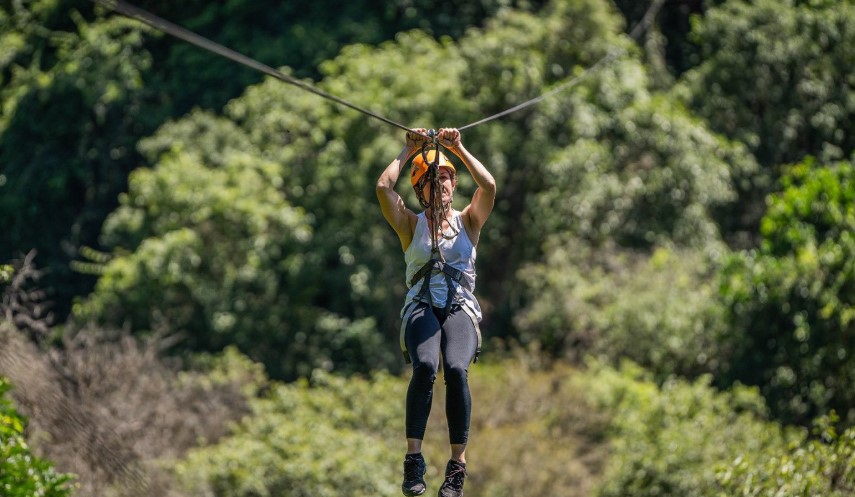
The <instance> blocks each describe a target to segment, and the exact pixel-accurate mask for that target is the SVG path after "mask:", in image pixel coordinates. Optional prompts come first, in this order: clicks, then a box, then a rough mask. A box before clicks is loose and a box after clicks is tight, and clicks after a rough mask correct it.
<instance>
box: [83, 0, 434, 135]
mask: <svg viewBox="0 0 855 497" xmlns="http://www.w3.org/2000/svg"><path fill="white" fill-rule="evenodd" d="M92 2H93V3H96V4H98V5H101V6H103V7H106V8H108V9H110V10H113V11H116V12H118V13H120V14H122V15H124V16H126V17H129V18H131V19H136V20H138V21H141V22H143V23H144V24H148V25H149V26H151V27H153V28H155V29H157V30H158V31H162V32H164V33H166V34H169V35H172V36H174V37H176V38H179V39H182V40H184V41H186V42H188V43H192V44H193V45H196V46H197V47H200V48H203V49H205V50H208V51H209V52H212V53H215V54H217V55H220V56H222V57H225V58H227V59H230V60H233V61H234V62H237V63H238V64H242V65H244V66H247V67H249V68H251V69H255V70H256V71H259V72H262V73H264V74H267V75H268V76H272V77H274V78H276V79H278V80H279V81H282V82H284V83H288V84H290V85H294V86H296V87H298V88H301V89H303V90H306V91H308V92H310V93H314V94H315V95H317V96H319V97H323V98H326V99H328V100H332V101H333V102H335V103H338V104H341V105H344V106H345V107H349V108H351V109H353V110H355V111H358V112H361V113H363V114H366V115H368V116H371V117H373V118H375V119H379V120H381V121H383V122H384V123H386V124H390V125H392V126H395V127H397V128H401V129H403V130H404V131H409V132H413V133H415V131H413V130H411V129H410V128H408V127H406V126H404V125H403V124H400V123H397V122H395V121H393V120H391V119H389V118H387V117H384V116H381V115H380V114H377V113H376V112H373V111H371V110H368V109H366V108H364V107H360V106H358V105H356V104H353V103H350V102H348V101H347V100H345V99H343V98H341V97H337V96H335V95H333V94H331V93H327V92H325V91H323V90H321V89H320V88H316V87H314V86H312V85H310V84H308V83H305V82H303V81H300V80H299V79H297V78H294V77H292V76H289V75H287V74H285V73H283V72H282V71H277V70H276V69H273V68H272V67H270V66H268V65H266V64H262V63H261V62H258V61H257V60H255V59H252V58H250V57H247V56H246V55H243V54H241V53H239V52H236V51H234V50H232V49H230V48H227V47H224V46H223V45H220V44H219V43H215V42H213V41H211V40H209V39H207V38H205V37H204V36H201V35H198V34H196V33H194V32H192V31H190V30H188V29H185V28H182V27H181V26H178V25H177V24H173V23H171V22H169V21H167V20H166V19H162V18H160V17H157V16H156V15H154V14H151V13H149V12H147V11H145V10H143V9H140V8H139V7H134V6H133V5H131V4H129V3H127V2H124V1H122V0H92ZM416 134H419V135H421V133H416ZM422 136H424V135H422Z"/></svg>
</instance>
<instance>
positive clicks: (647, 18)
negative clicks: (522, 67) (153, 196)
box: [91, 0, 665, 162]
mask: <svg viewBox="0 0 855 497" xmlns="http://www.w3.org/2000/svg"><path fill="white" fill-rule="evenodd" d="M91 1H92V2H93V3H96V4H98V5H101V6H103V7H105V8H107V9H109V10H112V11H115V12H118V13H120V14H122V15H124V16H127V17H129V18H132V19H136V20H138V21H141V22H143V23H145V24H148V25H149V26H151V27H153V28H155V29H157V30H159V31H162V32H164V33H166V34H169V35H172V36H174V37H176V38H179V39H181V40H184V41H186V42H188V43H192V44H193V45H196V46H197V47H200V48H203V49H205V50H208V51H209V52H212V53H215V54H217V55H220V56H222V57H225V58H227V59H230V60H232V61H234V62H237V63H238V64H242V65H244V66H246V67H249V68H251V69H255V70H256V71H259V72H261V73H264V74H267V75H268V76H272V77H274V78H276V79H278V80H280V81H282V82H284V83H288V84H290V85H294V86H296V87H298V88H301V89H303V90H306V91H308V92H310V93H313V94H315V95H317V96H319V97H322V98H325V99H327V100H331V101H333V102H335V103H337V104H340V105H343V106H345V107H348V108H350V109H353V110H355V111H357V112H361V113H363V114H365V115H367V116H370V117H373V118H375V119H379V120H380V121H383V122H384V123H386V124H389V125H391V126H394V127H396V128H400V129H402V130H404V131H408V132H410V133H414V134H417V135H421V136H424V137H425V138H429V139H431V140H434V139H435V137H430V136H427V135H424V134H422V133H419V132H417V131H414V130H412V129H410V128H408V127H407V126H404V125H403V124H400V123H398V122H395V121H393V120H391V119H389V118H387V117H384V116H382V115H380V114H378V113H376V112H373V111H371V110H368V109H366V108H364V107H360V106H358V105H356V104H354V103H351V102H349V101H347V100H345V99H343V98H341V97H338V96H336V95H333V94H331V93H327V92H325V91H323V90H321V89H319V88H316V87H314V86H312V85H310V84H308V83H305V82H303V81H300V80H299V79H297V78H294V77H292V76H289V75H287V74H285V73H283V72H281V71H277V70H276V69H273V68H272V67H270V66H268V65H266V64H262V63H261V62H258V61H257V60H255V59H252V58H250V57H247V56H246V55H243V54H241V53H238V52H236V51H234V50H232V49H230V48H227V47H224V46H222V45H220V44H218V43H215V42H213V41H211V40H209V39H207V38H205V37H203V36H200V35H198V34H196V33H193V32H192V31H189V30H187V29H184V28H182V27H181V26H178V25H176V24H173V23H171V22H169V21H167V20H165V19H161V18H160V17H157V16H155V15H154V14H151V13H149V12H147V11H145V10H143V9H140V8H138V7H134V6H133V5H130V4H129V3H127V2H124V1H123V0H91ZM664 3H665V0H653V3H652V4H651V5H650V7H649V8H648V9H647V12H645V14H644V16H643V17H642V19H641V21H639V23H638V24H637V25H636V26H635V27H634V28H633V29H632V31H631V32H630V34H629V36H630V37H632V38H633V39H634V40H636V41H638V40H639V38H640V37H641V35H642V34H644V33H645V32H647V30H648V29H649V28H650V25H651V24H652V23H653V20H654V19H655V18H656V15H657V14H658V13H659V10H660V9H661V8H662V5H663V4H664ZM623 52H624V51H623V50H610V51H609V53H607V54H606V55H605V56H603V57H602V58H600V59H599V60H598V61H597V62H595V63H594V64H593V65H591V66H590V67H588V68H586V69H585V70H584V71H583V72H582V73H581V74H578V75H577V76H575V77H573V78H571V79H569V80H567V81H565V82H564V83H561V84H560V85H558V86H556V87H555V88H553V89H551V90H549V91H548V92H546V93H543V94H541V95H539V96H537V97H534V98H532V99H530V100H526V101H525V102H522V103H520V104H517V105H515V106H513V107H511V108H509V109H507V110H503V111H501V112H498V113H496V114H493V115H491V116H488V117H485V118H483V119H480V120H478V121H475V122H472V123H469V124H466V125H464V126H460V127H458V128H457V129H458V130H460V131H463V130H465V129H469V128H473V127H475V126H478V125H480V124H484V123H486V122H490V121H493V120H495V119H498V118H500V117H504V116H506V115H508V114H511V113H513V112H516V111H518V110H521V109H524V108H526V107H530V106H532V105H534V104H536V103H538V102H540V101H541V100H544V99H546V98H549V97H551V96H552V95H555V94H556V93H560V92H562V91H565V90H567V89H569V88H572V87H573V86H575V85H576V84H577V83H579V82H580V81H581V80H582V79H583V78H585V77H586V76H587V75H588V74H590V73H592V72H593V71H595V70H596V69H598V68H599V67H602V66H603V65H605V64H606V63H607V62H610V61H611V60H612V59H614V58H616V57H617V56H618V55H620V54H622V53H623ZM437 153H439V149H438V148H437ZM426 162H427V161H426Z"/></svg>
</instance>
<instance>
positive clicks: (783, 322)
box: [719, 159, 855, 425]
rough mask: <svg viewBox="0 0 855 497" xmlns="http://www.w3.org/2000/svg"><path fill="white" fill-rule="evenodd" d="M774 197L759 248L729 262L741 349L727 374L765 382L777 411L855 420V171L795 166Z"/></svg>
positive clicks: (729, 307) (734, 342) (725, 288)
mask: <svg viewBox="0 0 855 497" xmlns="http://www.w3.org/2000/svg"><path fill="white" fill-rule="evenodd" d="M782 187H783V189H782V191H781V192H780V193H778V194H775V195H773V196H771V197H770V198H769V200H768V204H769V208H768V212H767V213H766V215H765V216H764V218H763V221H762V225H761V234H762V244H761V246H760V247H759V249H758V250H756V251H750V252H741V253H737V254H735V255H734V256H733V257H732V258H730V259H729V261H728V262H727V264H726V265H725V267H724V270H723V272H722V278H721V283H720V288H719V295H720V299H721V301H722V303H723V305H724V306H725V310H726V312H725V318H726V324H727V327H728V329H729V334H728V335H726V336H724V337H723V340H722V344H723V345H722V346H724V347H729V348H732V360H731V362H730V363H729V364H728V365H727V368H726V369H725V375H724V377H723V380H725V381H726V382H734V381H739V382H742V383H747V384H751V385H758V386H759V387H760V390H761V392H762V393H763V395H764V396H765V397H766V398H767V400H768V402H769V406H770V407H771V408H772V410H773V412H774V413H775V415H776V416H777V417H779V418H780V419H781V420H783V421H785V422H791V423H792V422H795V423H802V424H805V425H808V424H809V423H810V421H811V420H812V419H813V418H815V417H816V416H818V415H822V414H825V413H828V412H829V411H830V410H832V409H833V410H835V411H837V412H838V413H840V416H841V418H843V419H844V420H845V422H846V423H848V424H849V425H851V424H852V423H853V422H855V392H853V390H852V388H851V385H852V384H853V382H855V354H853V351H852V340H853V336H855V236H853V233H855V167H854V166H853V165H852V163H851V162H841V163H835V164H828V165H823V164H818V163H816V162H815V161H814V160H811V159H809V160H806V161H804V162H802V163H800V164H797V165H795V166H792V167H790V168H789V169H788V170H787V173H786V174H785V175H784V177H783V178H782Z"/></svg>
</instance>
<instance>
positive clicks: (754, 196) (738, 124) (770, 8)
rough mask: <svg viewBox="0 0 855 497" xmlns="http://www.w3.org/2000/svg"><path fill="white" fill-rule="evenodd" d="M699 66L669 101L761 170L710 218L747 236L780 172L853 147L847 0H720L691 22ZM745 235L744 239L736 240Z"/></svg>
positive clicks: (854, 29) (854, 32) (851, 19)
mask: <svg viewBox="0 0 855 497" xmlns="http://www.w3.org/2000/svg"><path fill="white" fill-rule="evenodd" d="M691 36H692V37H693V38H694V40H695V41H696V43H697V44H698V45H699V47H700V48H699V49H700V60H701V62H700V64H699V65H698V66H697V67H695V68H694V69H692V70H691V71H689V72H688V73H686V74H685V75H684V77H683V79H682V82H681V84H680V86H679V88H678V89H677V90H676V93H675V95H677V96H679V97H680V98H682V99H683V100H685V101H686V102H687V105H688V107H689V108H690V109H691V110H692V111H693V112H695V113H696V114H697V115H699V116H701V117H703V118H704V119H706V120H707V122H709V125H710V127H711V128H712V129H713V130H715V131H716V132H718V133H721V134H723V135H725V136H727V137H728V138H731V139H733V140H736V141H738V142H741V143H743V144H745V145H746V146H747V147H748V148H749V150H750V151H751V152H752V153H753V154H754V156H755V157H756V159H757V162H758V163H759V164H760V165H761V168H760V169H758V170H757V171H755V172H754V173H753V174H752V175H750V176H747V177H744V178H743V179H742V180H743V181H742V184H740V185H739V186H740V197H741V198H740V201H739V203H738V204H737V205H736V207H737V208H736V209H734V210H732V211H729V213H728V214H727V215H725V216H720V217H719V220H720V222H721V224H722V225H723V226H724V228H725V231H726V233H727V234H736V233H738V232H740V231H745V230H747V231H749V232H755V233H756V229H757V223H758V222H759V219H760V217H761V216H762V215H763V201H764V197H765V195H766V194H767V193H769V192H770V191H771V189H772V188H774V187H775V185H776V184H777V183H776V182H777V179H778V178H779V176H780V175H781V174H782V170H781V166H782V165H783V164H790V163H794V162H798V161H801V160H802V159H803V158H804V157H806V156H809V155H810V156H815V157H817V158H819V159H820V160H821V161H830V160H841V159H844V158H845V157H848V156H849V155H850V154H851V153H852V151H853V150H855V130H853V127H852V126H853V123H855V99H853V95H855V87H853V83H852V67H855V64H853V62H855V61H853V55H852V51H851V50H848V49H847V47H848V46H851V45H852V44H853V43H855V5H853V4H852V2H832V1H817V2H814V1H809V2H808V1H797V0H786V1H776V0H757V1H750V2H749V1H744V0H736V1H728V2H724V3H722V4H721V5H719V6H716V7H714V8H711V9H709V10H708V11H707V12H706V13H705V14H704V16H703V17H697V18H695V22H694V28H693V31H692V35H691ZM742 236H743V237H745V235H742Z"/></svg>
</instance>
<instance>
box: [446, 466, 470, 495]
mask: <svg viewBox="0 0 855 497" xmlns="http://www.w3.org/2000/svg"><path fill="white" fill-rule="evenodd" d="M464 478H466V468H461V467H456V466H455V467H452V468H451V469H450V470H449V471H448V472H447V473H446V474H445V483H443V486H446V485H448V486H449V487H451V488H453V489H454V490H457V491H460V490H462V489H463V479H464Z"/></svg>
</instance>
